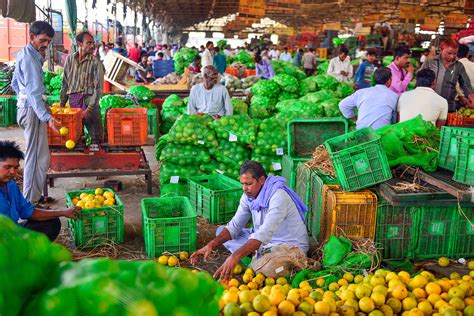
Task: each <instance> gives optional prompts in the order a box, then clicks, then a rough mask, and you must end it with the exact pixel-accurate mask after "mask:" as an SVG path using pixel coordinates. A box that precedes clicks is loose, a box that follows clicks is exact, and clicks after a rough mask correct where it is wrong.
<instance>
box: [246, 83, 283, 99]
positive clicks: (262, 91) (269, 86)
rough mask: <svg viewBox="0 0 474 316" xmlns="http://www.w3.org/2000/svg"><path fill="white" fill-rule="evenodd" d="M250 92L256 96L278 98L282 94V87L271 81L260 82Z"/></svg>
mask: <svg viewBox="0 0 474 316" xmlns="http://www.w3.org/2000/svg"><path fill="white" fill-rule="evenodd" d="M250 91H252V92H253V93H254V94H255V95H260V96H265V97H268V98H276V97H278V95H279V94H280V86H279V85H278V84H277V83H276V82H273V81H271V80H260V81H258V82H257V83H255V84H254V85H253V86H252V87H251V88H250Z"/></svg>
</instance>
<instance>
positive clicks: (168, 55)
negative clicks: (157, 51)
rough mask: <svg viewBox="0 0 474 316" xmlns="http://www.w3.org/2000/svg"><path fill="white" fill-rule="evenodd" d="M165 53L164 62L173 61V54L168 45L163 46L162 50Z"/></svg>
mask: <svg viewBox="0 0 474 316" xmlns="http://www.w3.org/2000/svg"><path fill="white" fill-rule="evenodd" d="M161 52H162V53H163V60H170V59H171V52H170V51H169V49H168V44H163V49H162V50H161Z"/></svg>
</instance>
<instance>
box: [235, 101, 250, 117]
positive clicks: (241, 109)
mask: <svg viewBox="0 0 474 316" xmlns="http://www.w3.org/2000/svg"><path fill="white" fill-rule="evenodd" d="M232 107H233V108H234V115H238V114H248V113H249V105H248V104H247V102H245V100H242V99H232Z"/></svg>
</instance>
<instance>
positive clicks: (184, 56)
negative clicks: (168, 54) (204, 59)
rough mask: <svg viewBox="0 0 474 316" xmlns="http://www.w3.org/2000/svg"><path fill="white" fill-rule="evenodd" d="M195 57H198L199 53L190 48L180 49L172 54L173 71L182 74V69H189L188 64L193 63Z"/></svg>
mask: <svg viewBox="0 0 474 316" xmlns="http://www.w3.org/2000/svg"><path fill="white" fill-rule="evenodd" d="M197 55H199V53H198V52H196V51H195V50H194V49H192V48H188V47H183V48H181V49H180V50H179V51H178V52H177V53H176V54H174V57H173V60H174V71H175V72H176V73H177V74H180V75H181V74H183V73H184V68H185V67H189V64H191V63H192V62H193V59H194V57H196V56H197Z"/></svg>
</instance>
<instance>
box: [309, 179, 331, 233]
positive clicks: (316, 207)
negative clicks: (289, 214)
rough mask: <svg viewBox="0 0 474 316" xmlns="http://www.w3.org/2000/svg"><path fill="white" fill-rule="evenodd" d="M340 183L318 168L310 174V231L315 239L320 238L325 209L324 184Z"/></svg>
mask: <svg viewBox="0 0 474 316" xmlns="http://www.w3.org/2000/svg"><path fill="white" fill-rule="evenodd" d="M325 184H339V182H338V181H337V179H334V178H332V177H330V176H327V175H324V174H323V173H322V172H320V171H318V170H313V171H312V172H311V175H310V188H309V190H310V193H309V194H310V195H309V200H308V221H307V223H306V225H307V226H308V231H309V232H310V233H311V235H312V236H313V238H314V239H315V240H318V239H319V233H320V231H321V216H322V209H323V195H322V192H323V185H325Z"/></svg>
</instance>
